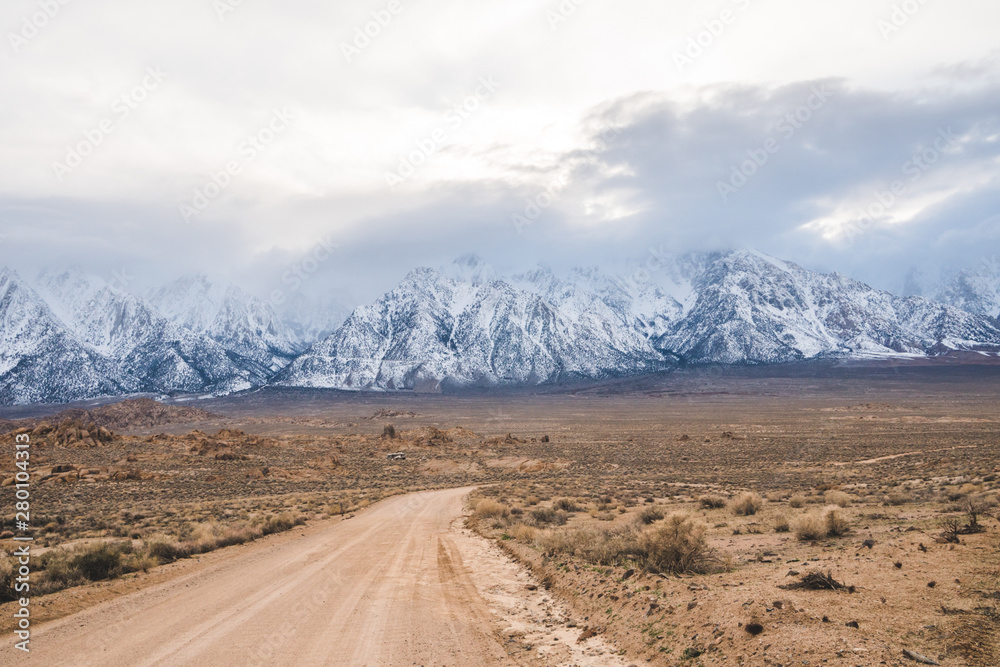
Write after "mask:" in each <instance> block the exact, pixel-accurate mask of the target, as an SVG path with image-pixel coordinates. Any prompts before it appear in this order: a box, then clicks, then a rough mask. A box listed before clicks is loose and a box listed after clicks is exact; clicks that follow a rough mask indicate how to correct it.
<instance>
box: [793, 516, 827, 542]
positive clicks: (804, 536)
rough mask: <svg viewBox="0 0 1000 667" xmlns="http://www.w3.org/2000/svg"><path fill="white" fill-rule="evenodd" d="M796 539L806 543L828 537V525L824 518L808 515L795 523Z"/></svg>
mask: <svg viewBox="0 0 1000 667" xmlns="http://www.w3.org/2000/svg"><path fill="white" fill-rule="evenodd" d="M795 537H797V538H798V539H800V540H802V541H803V542H805V541H811V540H818V539H822V538H824V537H826V525H825V524H824V523H823V517H821V516H819V515H818V514H807V515H805V516H802V517H799V519H798V521H796V522H795Z"/></svg>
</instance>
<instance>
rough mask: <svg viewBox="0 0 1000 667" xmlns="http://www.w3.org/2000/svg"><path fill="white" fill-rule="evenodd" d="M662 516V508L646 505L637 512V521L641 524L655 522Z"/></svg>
mask: <svg viewBox="0 0 1000 667" xmlns="http://www.w3.org/2000/svg"><path fill="white" fill-rule="evenodd" d="M662 518H663V510H661V509H660V508H659V507H647V508H645V509H644V510H642V511H641V512H639V517H638V521H639V523H641V524H644V525H647V526H648V525H649V524H651V523H656V522H657V521H659V520H660V519H662Z"/></svg>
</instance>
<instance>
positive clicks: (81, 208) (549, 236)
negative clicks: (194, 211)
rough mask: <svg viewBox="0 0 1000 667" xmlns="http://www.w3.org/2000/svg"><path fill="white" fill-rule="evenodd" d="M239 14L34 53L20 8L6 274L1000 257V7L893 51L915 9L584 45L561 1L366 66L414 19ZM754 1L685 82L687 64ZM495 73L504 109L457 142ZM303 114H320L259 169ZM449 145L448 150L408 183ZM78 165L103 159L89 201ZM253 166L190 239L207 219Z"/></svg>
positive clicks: (608, 16) (933, 10) (887, 275)
mask: <svg viewBox="0 0 1000 667" xmlns="http://www.w3.org/2000/svg"><path fill="white" fill-rule="evenodd" d="M222 1H223V2H227V3H228V5H227V6H231V7H232V11H225V12H223V13H222V14H221V15H220V13H219V12H217V11H216V6H217V5H218V4H219V3H213V2H207V1H205V0H178V1H177V2H171V3H166V4H164V3H154V2H149V1H147V0H140V1H138V2H134V3H129V4H128V5H122V4H121V3H114V2H110V1H109V0H93V1H92V2H88V3H78V2H67V3H65V4H60V7H61V8H60V9H59V11H58V13H57V14H56V15H54V16H52V17H50V18H49V19H47V20H46V21H45V25H44V26H41V27H37V26H36V27H37V30H35V33H34V34H33V35H32V36H31V37H30V38H26V41H25V42H24V43H18V44H17V48H14V46H13V43H12V42H11V41H10V35H11V34H14V35H22V33H24V32H25V31H26V30H29V29H28V28H26V27H25V26H26V24H25V23H24V21H25V20H27V21H29V23H30V22H31V21H33V17H34V16H35V14H36V13H37V12H38V11H39V5H38V2H37V0H13V1H12V2H9V3H6V4H5V5H4V8H3V10H0V28H2V30H0V33H3V34H4V35H5V36H6V37H7V42H6V43H5V44H4V45H3V48H0V88H2V89H3V90H4V91H5V94H6V98H5V99H8V100H10V101H11V103H10V104H5V105H3V106H2V107H0V145H3V146H4V150H3V151H2V152H0V263H4V264H12V265H15V266H18V267H24V266H27V267H31V266H35V265H38V264H39V263H53V264H57V265H58V264H64V263H73V264H76V265H82V266H84V267H85V268H90V269H92V270H96V271H99V272H103V273H105V274H107V273H109V272H111V271H116V270H119V269H120V268H122V267H127V268H129V269H130V270H132V271H133V273H136V274H137V275H148V276H149V277H148V279H149V280H150V281H153V280H157V279H160V277H172V276H173V275H176V274H177V273H181V272H189V271H194V270H200V271H209V272H213V273H223V274H227V275H230V276H232V277H234V278H236V279H238V280H240V281H243V282H247V283H250V284H252V285H254V286H255V289H257V290H258V291H259V292H261V293H266V292H267V291H268V290H270V289H272V288H273V286H274V285H279V286H280V285H281V284H282V276H283V275H284V274H285V273H286V272H287V271H288V270H289V267H290V266H292V267H294V266H295V265H296V263H297V262H299V261H302V260H303V258H308V257H309V256H310V253H312V252H313V251H314V249H315V248H316V246H317V244H318V243H320V242H321V241H324V240H326V239H333V242H334V243H335V244H336V251H335V252H332V253H331V256H330V258H329V259H328V260H325V261H324V262H323V265H322V267H320V268H318V269H317V271H316V272H315V273H313V274H310V276H311V277H310V281H311V282H310V284H311V285H313V286H315V287H314V288H315V289H328V288H329V289H332V288H333V287H337V288H342V289H346V288H348V287H349V288H350V289H351V291H353V292H355V293H357V294H358V295H359V297H358V298H360V299H365V298H370V296H371V295H373V294H377V293H378V292H380V291H381V290H383V289H385V288H387V287H389V286H391V284H392V283H393V282H394V281H395V280H397V279H398V278H399V277H401V276H402V275H404V274H405V273H406V271H407V270H408V269H409V268H411V267H412V266H414V265H432V266H433V265H436V264H440V263H442V262H444V261H447V260H449V259H450V258H452V257H454V256H457V255H459V254H462V253H464V252H467V251H474V252H478V253H479V254H481V255H483V256H484V257H486V258H487V259H488V260H490V261H491V262H492V263H494V264H495V265H496V266H497V267H498V269H500V270H506V269H510V270H517V269H519V268H523V267H525V266H530V265H533V264H535V263H537V262H540V261H541V262H545V263H548V264H550V265H553V266H554V267H556V268H558V267H562V266H570V265H575V264H594V263H600V262H602V261H608V260H622V259H625V258H628V257H634V256H642V255H644V254H645V253H646V252H647V249H648V248H649V247H650V246H656V247H659V246H661V245H662V246H665V247H672V248H675V249H676V250H678V251H686V250H699V249H716V248H721V247H730V246H755V247H759V248H761V249H762V250H766V251H769V252H772V253H774V254H777V255H781V256H784V257H788V258H790V259H793V260H797V261H799V262H802V263H805V264H807V265H809V266H811V267H814V268H821V269H839V270H841V271H843V272H846V273H852V274H854V275H857V276H859V277H862V278H864V279H868V280H872V281H876V282H881V284H884V285H886V286H890V283H891V282H892V281H893V280H896V279H897V278H896V276H899V275H902V274H903V273H905V271H906V270H907V269H908V267H909V266H910V265H911V264H914V263H918V264H919V263H934V264H935V265H938V264H952V265H958V264H961V263H973V264H974V263H976V262H977V260H978V258H977V257H974V256H975V255H976V253H977V252H979V250H980V249H981V247H982V246H983V245H984V244H987V243H990V242H993V241H995V239H996V227H997V224H996V223H997V220H996V217H995V216H996V214H995V213H994V212H995V211H996V210H998V209H997V207H996V204H997V201H996V195H994V194H993V193H995V192H997V191H998V188H997V187H996V186H997V183H996V175H995V174H996V172H997V169H996V167H997V147H998V140H997V136H998V133H1000V129H998V119H997V111H996V110H997V109H1000V105H998V104H997V102H998V101H1000V100H998V91H1000V81H998V66H997V58H996V42H995V35H994V32H995V30H993V26H995V25H996V24H997V20H1000V5H997V3H992V2H975V1H972V0H963V1H962V2H961V3H957V4H953V5H948V6H945V5H940V4H929V3H928V4H926V5H923V6H922V7H921V9H920V11H919V12H917V13H916V14H914V15H913V16H910V17H909V18H907V20H906V21H905V25H901V26H900V30H898V31H894V32H893V33H892V34H891V36H889V37H887V38H886V37H883V34H882V33H881V32H880V30H879V27H878V23H879V21H881V20H885V19H886V18H887V17H888V16H889V15H890V13H891V4H892V3H871V2H870V1H868V0H844V2H843V3H839V4H837V5H822V6H820V5H816V6H812V5H810V6H809V7H806V6H805V5H803V3H801V2H796V1H795V0H773V1H772V2H769V3H752V2H744V1H743V0H739V2H732V1H730V0H723V1H720V2H716V3H703V2H701V3H699V2H694V1H693V0H690V1H686V2H675V3H649V2H646V1H645V0H622V2H621V3H617V4H609V3H581V2H577V3H575V6H576V10H574V11H572V12H569V13H568V14H567V15H565V16H562V18H565V19H566V20H564V21H558V22H557V23H556V24H553V23H552V22H551V20H550V12H552V11H558V10H559V6H560V4H559V3H557V2H552V1H546V0H514V1H512V2H509V3H500V4H496V5H491V6H490V7H489V8H485V9H484V8H483V7H481V6H478V5H477V6H473V5H470V4H468V3H460V2H456V1H455V0H427V1H426V2H420V3H414V4H410V3H409V2H408V1H407V0H399V1H400V10H399V11H398V12H396V13H395V14H393V17H392V19H391V21H389V22H387V23H385V25H382V26H381V27H380V28H379V29H378V30H377V31H375V33H377V34H373V35H371V36H370V43H369V44H368V45H367V46H365V47H364V48H363V49H361V52H360V54H355V55H354V56H353V57H352V59H350V61H349V60H348V59H347V58H346V57H345V55H344V52H343V49H342V48H341V47H342V44H344V43H353V41H354V39H355V38H356V37H357V34H358V30H362V31H364V30H366V29H367V26H368V24H369V23H370V22H371V21H372V20H376V19H377V17H378V16H382V15H381V14H379V12H383V11H384V10H385V9H386V7H387V6H388V3H387V2H385V1H383V0H370V1H367V2H363V3H347V4H337V3H304V4H301V6H300V7H297V9H296V11H294V12H293V11H289V10H288V8H287V5H285V4H282V3H279V2H277V1H276V0H270V1H269V0H260V1H255V2H252V3H251V2H243V3H236V2H229V0H222ZM564 4H565V3H564ZM735 6H739V8H740V12H738V16H737V18H736V20H734V21H733V22H731V23H729V24H727V25H726V27H725V29H724V30H723V31H722V32H721V33H719V34H717V35H715V36H713V37H712V39H711V40H710V42H711V43H710V44H708V46H706V47H705V48H704V49H703V52H702V53H701V54H699V55H698V57H697V58H696V59H695V60H694V62H693V63H692V64H691V65H690V66H687V67H685V68H684V69H683V71H679V70H678V68H677V66H676V65H675V58H674V56H675V54H676V53H678V52H680V51H682V50H683V49H685V48H686V46H687V45H688V44H689V43H690V40H691V39H696V38H698V37H699V35H700V34H701V33H702V32H703V31H704V30H706V23H711V22H713V21H715V20H717V19H718V18H719V17H720V16H721V12H722V11H723V10H725V9H727V8H728V9H732V8H733V7H735ZM373 12H375V14H376V16H375V17H374V18H373V14H372V13H373ZM29 32H30V30H29ZM15 41H16V40H15ZM150 68H153V69H154V71H155V70H156V68H160V69H161V70H162V71H163V72H164V73H165V76H164V78H163V80H162V81H159V80H155V81H154V80H153V79H150V78H149V70H150ZM483 77H487V78H490V77H492V78H493V79H494V80H496V81H497V82H498V86H497V89H496V91H495V93H491V94H490V95H489V96H488V97H486V98H485V99H480V100H479V101H478V104H476V108H475V109H474V110H473V111H471V112H469V113H467V115H465V116H462V122H461V123H459V124H458V125H454V124H453V123H450V122H449V120H448V114H449V112H450V111H452V110H454V109H455V107H456V106H457V105H462V104H463V103H464V102H465V101H467V100H469V98H470V96H473V95H475V93H476V90H477V87H478V86H479V85H480V83H479V82H480V81H481V80H482V78H483ZM734 82H735V83H734ZM153 83H156V85H152V84H153ZM817 87H819V88H820V89H822V88H823V87H826V88H827V89H828V90H829V91H831V93H832V94H831V95H830V96H829V99H828V100H824V101H823V102H822V103H821V104H819V103H818V102H817V98H816V97H815V95H816V93H815V90H816V88H817ZM824 96H825V94H824ZM810 103H812V104H813V106H815V107H816V108H809V105H810ZM803 108H805V109H807V110H808V119H807V121H799V120H798V119H795V116H794V114H795V113H797V112H798V113H800V115H802V116H803V117H804V116H805V115H806V112H804V111H801V110H802V109H803ZM275 109H278V110H284V109H288V111H289V112H290V113H291V114H292V120H291V121H290V122H289V124H288V127H287V128H286V129H283V130H282V131H281V132H280V133H276V136H275V137H274V138H273V140H271V141H268V142H266V146H263V147H262V148H261V149H260V150H256V151H255V153H254V157H253V159H247V158H246V155H247V154H246V153H245V152H244V151H243V148H244V147H245V145H246V143H247V141H248V138H249V137H260V136H261V132H264V131H265V129H266V128H268V126H269V124H270V119H271V118H272V117H273V115H274V113H275ZM124 110H127V111H128V113H127V114H125V113H124ZM789 113H792V114H793V121H794V122H795V123H799V124H800V125H801V126H800V127H797V126H795V125H794V124H793V121H787V120H785V121H783V119H785V118H786V115H787V114H789ZM105 120H110V121H111V125H108V124H106V123H104V121H105ZM102 123H104V124H103V125H102ZM949 127H951V128H953V130H954V132H955V133H956V134H957V135H958V136H959V137H960V140H958V141H956V142H953V143H951V144H949V145H948V146H946V147H945V149H944V150H942V151H940V155H939V156H938V158H937V159H936V160H935V161H934V164H933V165H930V168H929V169H927V170H925V171H922V172H921V178H920V179H919V180H918V181H916V182H912V183H911V182H909V181H908V182H907V187H906V189H905V190H904V191H902V193H901V194H898V195H894V196H895V201H894V203H893V205H892V206H890V207H887V211H886V212H885V213H884V215H880V216H877V219H876V220H874V221H873V222H872V223H871V224H868V225H866V226H865V227H864V229H863V233H859V234H855V235H854V236H853V240H852V241H850V242H848V240H847V238H846V233H845V231H844V230H845V226H846V225H850V224H851V223H852V216H853V215H855V213H856V212H857V211H859V210H863V209H865V208H867V207H868V206H869V205H870V204H871V203H872V202H873V201H875V200H877V197H876V193H879V192H884V191H885V190H886V188H891V185H892V183H893V181H895V180H899V179H904V178H910V175H909V174H907V173H906V169H907V167H906V165H907V163H908V162H910V161H911V160H913V158H914V156H917V155H920V154H921V153H922V152H923V151H925V150H928V149H929V147H930V148H933V145H934V141H935V139H936V137H937V136H938V134H937V133H938V131H939V129H941V128H944V129H947V128H949ZM102 128H105V129H102ZM790 128H791V129H794V132H792V133H791V134H790V135H789V129H790ZM437 129H444V130H445V131H446V140H444V141H442V142H438V144H439V145H436V146H435V150H434V154H433V155H431V156H429V157H428V158H427V159H425V160H423V162H425V164H422V165H420V166H419V168H418V169H417V170H416V173H415V174H414V175H413V176H412V178H409V179H407V181H406V182H405V183H403V184H402V185H399V186H397V187H395V188H393V187H390V186H389V185H388V184H387V183H386V174H387V173H388V172H390V171H393V170H396V169H398V167H399V164H400V161H401V160H403V159H409V158H410V156H412V155H413V151H414V150H417V149H418V148H419V146H420V144H421V143H422V142H424V141H425V140H426V138H427V137H431V136H434V134H433V133H434V132H435V130H437ZM98 138H99V139H100V140H99V141H98ZM88 141H89V142H90V143H91V144H92V145H91V146H89V147H88V146H86V144H87V142H88ZM769 141H773V142H776V143H773V144H772V143H769ZM81 143H83V144H84V146H83V147H82V148H81ZM769 147H770V150H769ZM72 151H77V152H80V151H87V152H88V155H85V156H82V157H83V158H84V159H83V160H82V161H81V164H80V165H79V166H78V167H75V168H74V169H73V170H72V172H71V173H69V174H65V175H64V177H63V178H62V179H61V180H60V178H59V175H58V174H57V173H56V172H55V171H54V169H53V163H55V162H63V161H65V160H66V159H67V155H68V154H69V153H70V152H72ZM761 151H763V152H764V153H761ZM762 155H764V156H766V163H764V164H761V165H758V166H757V169H756V170H755V171H754V173H753V174H752V175H751V176H748V177H746V183H745V184H742V185H740V186H739V187H736V185H733V182H732V178H733V169H734V168H736V169H737V170H739V169H740V168H741V167H742V166H743V165H744V164H745V163H746V160H748V159H750V160H753V158H754V156H758V157H759V156H762ZM761 160H763V157H760V160H759V161H761ZM234 161H235V162H236V163H237V167H238V171H239V173H238V174H235V175H233V176H232V178H231V182H229V183H227V184H226V185H225V187H220V193H219V194H218V196H216V197H212V198H211V203H210V205H209V206H207V207H206V209H205V210H204V211H203V212H201V213H200V214H199V215H198V216H197V217H196V218H195V219H193V220H192V221H191V223H189V224H185V222H184V220H183V219H182V217H181V215H180V214H179V212H178V208H179V205H180V204H182V203H185V202H190V201H192V198H193V196H194V193H195V190H196V189H198V190H199V191H201V192H205V191H206V190H205V189H206V188H209V189H211V185H210V183H211V181H212V179H213V177H215V176H216V175H218V174H219V173H220V172H223V171H227V167H228V166H229V165H230V163H232V162H234ZM737 180H739V179H737ZM720 182H721V183H729V184H730V187H732V188H734V189H735V192H728V191H727V192H726V197H725V198H724V197H723V196H722V193H720V188H719V185H718V184H719V183H720ZM525 221H527V222H525Z"/></svg>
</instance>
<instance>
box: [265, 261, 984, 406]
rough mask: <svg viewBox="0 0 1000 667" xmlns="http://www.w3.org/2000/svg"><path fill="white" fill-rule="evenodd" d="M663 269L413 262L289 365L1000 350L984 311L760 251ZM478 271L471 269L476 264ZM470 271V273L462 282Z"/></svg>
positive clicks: (328, 367)
mask: <svg viewBox="0 0 1000 667" xmlns="http://www.w3.org/2000/svg"><path fill="white" fill-rule="evenodd" d="M660 268H661V272H660V273H661V275H656V276H651V275H641V274H638V273H633V274H632V275H628V276H627V277H621V276H615V275H608V274H605V273H603V272H601V271H600V270H598V269H577V270H574V271H572V272H571V274H570V275H569V277H568V278H565V279H563V278H559V277H558V276H556V275H555V274H554V273H553V272H552V271H550V270H548V269H545V268H539V269H536V270H534V271H530V272H528V273H524V274H519V275H516V276H513V277H511V278H509V279H507V280H497V279H495V278H490V276H495V273H494V272H492V270H491V269H489V267H488V266H487V265H485V264H484V263H483V262H482V261H481V260H478V258H468V257H463V258H461V259H460V260H458V262H457V266H456V267H454V268H453V269H452V270H449V271H447V273H449V274H450V275H452V276H458V279H453V278H450V277H447V276H445V275H442V273H440V272H438V271H433V270H431V269H419V270H416V271H413V272H411V273H410V274H409V275H408V276H407V277H406V279H404V280H403V282H402V283H401V284H400V285H399V286H398V287H396V288H395V289H394V290H392V291H391V292H389V293H387V294H386V295H384V296H383V297H382V298H380V299H379V300H378V301H376V302H375V303H374V304H372V305H371V306H367V307H363V308H360V309H358V310H357V311H355V313H354V314H353V315H352V316H351V317H350V318H348V320H347V322H346V323H345V324H344V326H343V327H342V328H341V329H339V330H338V331H337V332H335V333H334V334H333V335H331V336H330V337H329V338H328V339H326V340H325V341H323V342H321V343H319V344H317V345H315V346H313V347H312V348H311V349H310V350H309V352H307V353H306V354H304V355H303V356H302V357H300V358H299V359H297V360H296V361H295V362H293V363H292V364H291V365H290V366H289V367H288V368H287V369H285V371H283V372H282V373H280V374H279V375H278V376H277V379H276V382H277V383H279V384H282V385H291V386H307V387H336V388H342V389H376V390H378V389H404V388H413V387H414V386H416V385H417V384H418V383H420V382H422V381H438V380H444V381H448V382H451V383H454V384H456V385H468V384H503V383H517V384H525V383H531V384H533V383H540V382H549V381H557V380H560V379H565V378H570V377H587V378H600V377H609V376H622V375H629V374H633V373H637V372H643V371H648V370H652V369H656V368H667V367H670V366H671V365H673V364H675V363H678V362H681V363H730V364H732V363H740V364H748V363H749V364H761V363H777V362H790V361H797V360H803V359H811V358H816V357H821V356H843V357H889V356H896V355H927V354H937V353H940V352H943V351H947V350H977V349H989V350H996V349H1000V330H998V329H997V327H996V326H995V324H994V323H993V322H991V321H989V320H988V319H986V318H983V317H981V316H977V315H974V314H971V313H967V312H965V311H962V310H959V309H956V308H952V307H949V306H946V305H943V304H938V303H934V302H932V301H929V300H927V299H923V298H919V297H910V298H903V297H897V296H893V295H891V294H889V293H887V292H882V291H879V290H876V289H874V288H872V287H869V286H868V285H865V284H864V283H860V282H858V281H854V280H851V279H849V278H845V277H844V276H841V275H839V274H836V273H834V274H831V275H823V274H819V273H815V272H812V271H807V270H806V269H803V268H802V267H799V266H797V265H795V264H793V263H791V262H785V261H782V260H779V259H776V258H773V257H769V256H767V255H765V254H763V253H759V252H755V251H740V252H729V253H712V254H700V255H686V256H681V257H675V258H664V260H663V261H662V262H661V265H660ZM470 269H471V270H470ZM462 276H465V277H466V278H465V279H464V280H463V279H461V277H462Z"/></svg>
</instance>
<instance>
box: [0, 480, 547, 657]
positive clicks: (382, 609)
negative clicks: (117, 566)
mask: <svg viewBox="0 0 1000 667" xmlns="http://www.w3.org/2000/svg"><path fill="white" fill-rule="evenodd" d="M468 491H469V489H452V490H446V491H436V492H429V493H420V494H413V495H408V496H398V497H395V498H390V499H388V500H386V501H384V502H382V503H380V504H378V505H376V506H374V507H372V508H370V509H368V510H366V511H364V512H362V513H360V514H358V515H357V516H356V517H354V518H352V519H349V520H346V521H343V522H332V523H330V524H329V525H328V526H324V527H323V528H322V529H320V530H317V531H306V533H305V535H304V536H296V538H295V539H286V540H284V541H280V540H278V541H274V542H271V543H268V541H267V540H264V541H262V542H260V543H255V544H252V545H249V546H246V547H240V548H237V550H234V551H233V555H232V556H227V557H224V558H221V559H219V560H218V561H217V562H208V563H206V565H205V566H204V567H198V568H196V569H195V570H194V571H193V572H189V573H187V574H184V575H182V576H179V577H178V578H175V579H173V580H170V581H168V582H166V583H164V584H160V585H156V586H153V587H150V588H147V589H144V590H142V591H139V592H138V593H134V594H131V595H128V596H125V597H121V598H118V599H115V600H111V601H108V602H105V603H102V604H98V605H97V606H94V607H92V608H90V609H87V610H85V611H83V612H80V613H78V614H74V615H72V616H69V617H66V618H63V619H61V620H58V621H54V622H51V623H48V624H46V625H43V626H40V627H38V628H37V630H36V631H35V632H34V633H33V635H32V642H31V646H32V651H31V654H30V657H29V658H28V659H27V660H26V659H25V656H24V655H23V654H19V655H14V654H15V653H19V652H17V651H13V650H9V648H8V647H4V650H3V652H2V655H3V657H2V658H0V664H4V665H6V664H25V663H28V664H38V665H43V664H44V665H107V666H117V665H122V666H125V665H127V666H129V667H136V666H139V665H195V664H198V665H212V666H219V665H241V666H249V665H427V666H430V665H509V664H519V663H523V664H530V663H527V662H524V659H527V658H528V656H523V659H522V658H518V659H515V658H514V657H512V656H510V655H508V652H507V651H506V650H505V649H504V644H503V640H502V639H501V638H500V635H499V633H498V631H497V628H498V625H497V620H496V619H495V618H493V616H492V614H491V611H490V608H489V606H488V605H487V603H486V602H485V601H484V598H483V597H482V596H481V595H480V594H479V592H478V591H477V587H476V585H475V584H474V583H473V581H472V579H471V578H470V576H469V572H468V570H467V568H466V567H465V566H464V565H463V558H462V554H461V552H460V549H459V548H458V547H457V546H456V539H461V536H460V535H458V534H457V533H456V528H455V526H454V525H453V524H454V522H455V519H456V518H457V517H458V516H460V514H461V511H462V502H463V498H464V496H465V495H466V494H467V493H468ZM465 539H468V536H466V538H465Z"/></svg>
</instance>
